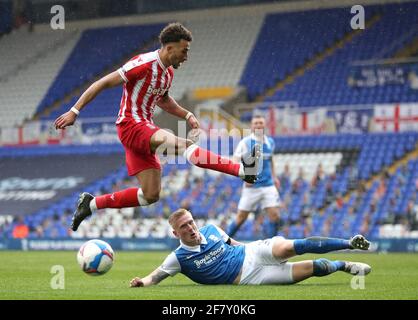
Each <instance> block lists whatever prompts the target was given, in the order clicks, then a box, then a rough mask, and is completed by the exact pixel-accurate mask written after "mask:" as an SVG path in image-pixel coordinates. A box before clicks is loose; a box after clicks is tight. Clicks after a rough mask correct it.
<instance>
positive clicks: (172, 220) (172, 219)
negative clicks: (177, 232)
mask: <svg viewBox="0 0 418 320" xmlns="http://www.w3.org/2000/svg"><path fill="white" fill-rule="evenodd" d="M187 213H190V212H189V211H188V210H186V209H183V208H180V209H177V210H176V211H174V212H173V213H172V214H170V216H169V217H168V223H169V224H170V225H171V227H172V228H173V229H174V224H175V223H176V221H177V220H178V219H179V218H180V217H181V216H183V215H185V214H187Z"/></svg>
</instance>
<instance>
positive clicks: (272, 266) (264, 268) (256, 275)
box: [239, 237, 294, 285]
mask: <svg viewBox="0 0 418 320" xmlns="http://www.w3.org/2000/svg"><path fill="white" fill-rule="evenodd" d="M275 239H283V237H273V238H270V239H266V240H258V241H254V242H250V243H248V244H246V245H245V258H244V263H243V265H242V269H241V280H240V282H239V284H240V285H253V284H254V285H259V284H290V283H294V280H293V275H292V267H293V263H290V262H287V260H279V259H276V258H275V257H273V251H272V250H273V242H274V240H275Z"/></svg>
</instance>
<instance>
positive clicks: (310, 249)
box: [293, 237, 351, 255]
mask: <svg viewBox="0 0 418 320" xmlns="http://www.w3.org/2000/svg"><path fill="white" fill-rule="evenodd" d="M293 245H294V248H295V252H296V254H298V255H300V254H304V253H327V252H330V251H335V250H343V249H350V248H351V247H350V242H349V240H344V239H335V238H323V237H312V238H306V239H297V240H294V242H293Z"/></svg>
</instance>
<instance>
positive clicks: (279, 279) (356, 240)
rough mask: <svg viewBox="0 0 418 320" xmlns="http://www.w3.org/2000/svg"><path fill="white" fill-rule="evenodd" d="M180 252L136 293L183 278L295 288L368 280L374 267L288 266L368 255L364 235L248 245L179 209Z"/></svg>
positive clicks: (174, 222) (173, 219)
mask: <svg viewBox="0 0 418 320" xmlns="http://www.w3.org/2000/svg"><path fill="white" fill-rule="evenodd" d="M169 223H170V225H171V226H172V228H173V233H174V235H175V236H176V237H177V238H179V239H180V246H179V247H178V248H177V249H176V250H174V251H173V252H172V253H171V254H169V255H168V256H167V258H166V259H165V260H164V262H163V263H162V265H161V266H159V267H158V268H157V269H155V270H154V271H153V272H151V273H150V274H149V275H148V276H146V277H144V278H139V277H136V278H134V279H132V280H131V282H130V286H131V287H147V286H151V285H156V284H158V283H160V282H161V281H162V280H164V279H166V278H167V277H168V276H174V275H176V274H177V273H183V274H184V275H186V276H187V277H188V278H190V279H191V280H193V281H194V282H197V283H201V284H240V285H248V284H255V285H256V284H291V283H296V282H299V281H302V280H305V279H308V278H310V277H322V276H326V275H329V274H331V273H334V272H336V271H344V272H347V273H350V274H353V275H366V274H368V273H369V272H370V271H371V268H370V266H369V265H367V264H365V263H360V262H349V261H331V260H327V259H323V258H322V259H317V260H306V261H300V262H295V263H292V262H288V261H287V260H288V259H290V258H292V257H294V256H296V255H301V254H304V253H326V252H330V251H335V250H344V249H352V250H353V249H360V250H368V248H369V245H370V243H369V242H368V241H367V240H366V239H365V238H364V237H363V236H361V235H357V236H354V237H353V238H351V239H350V240H343V239H333V238H307V239H298V240H286V239H284V238H283V237H273V238H270V239H266V240H259V241H254V242H251V243H248V244H245V245H244V244H242V243H239V242H237V241H235V240H234V239H231V238H230V237H229V236H228V235H227V234H226V233H225V232H224V231H222V230H221V229H219V228H218V227H216V226H214V225H207V226H204V227H203V228H201V229H198V228H197V226H196V223H195V221H194V219H193V217H192V214H191V213H190V212H189V211H187V210H186V209H178V210H177V211H175V212H174V213H172V214H171V215H170V217H169Z"/></svg>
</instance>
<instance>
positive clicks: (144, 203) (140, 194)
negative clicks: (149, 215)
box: [137, 188, 149, 207]
mask: <svg viewBox="0 0 418 320" xmlns="http://www.w3.org/2000/svg"><path fill="white" fill-rule="evenodd" d="M137 194H138V202H139V204H140V205H141V206H142V207H145V206H148V205H149V203H148V201H147V199H145V197H144V193H143V192H142V189H141V188H138V193H137Z"/></svg>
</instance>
